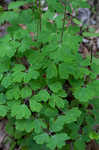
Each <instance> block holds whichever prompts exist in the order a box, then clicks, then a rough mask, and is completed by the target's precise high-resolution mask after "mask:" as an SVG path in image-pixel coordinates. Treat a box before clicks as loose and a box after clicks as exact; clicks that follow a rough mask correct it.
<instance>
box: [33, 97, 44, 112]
mask: <svg viewBox="0 0 99 150" xmlns="http://www.w3.org/2000/svg"><path fill="white" fill-rule="evenodd" d="M42 107H43V106H42V104H40V103H38V102H37V101H36V100H35V98H33V97H32V98H31V99H30V108H31V111H32V112H40V111H41V109H42Z"/></svg>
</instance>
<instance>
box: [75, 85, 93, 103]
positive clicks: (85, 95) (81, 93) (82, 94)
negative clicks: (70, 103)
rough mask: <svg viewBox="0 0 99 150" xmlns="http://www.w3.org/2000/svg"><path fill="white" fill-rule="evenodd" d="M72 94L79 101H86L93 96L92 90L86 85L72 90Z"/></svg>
mask: <svg viewBox="0 0 99 150" xmlns="http://www.w3.org/2000/svg"><path fill="white" fill-rule="evenodd" d="M74 96H75V98H76V99H78V100H79V101H80V102H83V103H84V102H85V103H86V102H88V101H89V100H91V99H92V98H93V97H94V91H93V90H91V89H90V88H88V87H87V88H79V89H77V90H76V91H75V92H74Z"/></svg>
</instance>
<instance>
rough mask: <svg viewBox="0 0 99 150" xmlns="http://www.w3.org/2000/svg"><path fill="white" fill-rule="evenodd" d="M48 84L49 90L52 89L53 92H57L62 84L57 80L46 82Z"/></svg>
mask: <svg viewBox="0 0 99 150" xmlns="http://www.w3.org/2000/svg"><path fill="white" fill-rule="evenodd" d="M48 86H49V88H50V90H51V91H53V92H54V93H57V92H59V91H60V90H62V84H61V82H59V81H56V82H53V83H48Z"/></svg>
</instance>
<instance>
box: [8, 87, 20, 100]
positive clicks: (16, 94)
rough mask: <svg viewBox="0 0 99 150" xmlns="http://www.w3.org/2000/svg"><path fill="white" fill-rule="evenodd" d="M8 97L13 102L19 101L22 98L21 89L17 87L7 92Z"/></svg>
mask: <svg viewBox="0 0 99 150" xmlns="http://www.w3.org/2000/svg"><path fill="white" fill-rule="evenodd" d="M6 97H7V99H9V100H13V99H16V100H17V99H19V98H20V89H19V87H18V86H15V87H14V88H13V89H9V90H8V91H7V92H6Z"/></svg>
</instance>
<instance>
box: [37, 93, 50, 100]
mask: <svg viewBox="0 0 99 150" xmlns="http://www.w3.org/2000/svg"><path fill="white" fill-rule="evenodd" d="M37 97H38V101H44V102H47V101H48V99H49V98H50V95H49V93H48V92H47V91H46V90H40V92H39V93H38V95H37Z"/></svg>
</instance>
